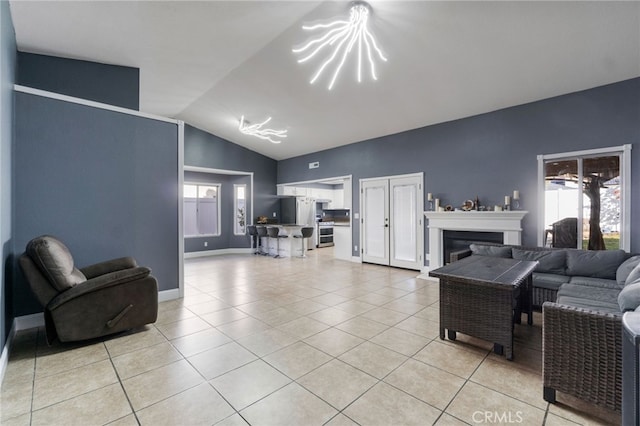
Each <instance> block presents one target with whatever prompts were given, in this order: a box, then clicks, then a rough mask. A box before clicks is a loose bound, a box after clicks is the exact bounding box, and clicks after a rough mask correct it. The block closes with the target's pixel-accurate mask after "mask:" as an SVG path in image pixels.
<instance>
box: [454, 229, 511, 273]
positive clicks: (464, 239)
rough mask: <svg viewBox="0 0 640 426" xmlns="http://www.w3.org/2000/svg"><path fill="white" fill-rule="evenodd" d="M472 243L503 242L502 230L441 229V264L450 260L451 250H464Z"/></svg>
mask: <svg viewBox="0 0 640 426" xmlns="http://www.w3.org/2000/svg"><path fill="white" fill-rule="evenodd" d="M473 243H497V244H503V243H504V234H503V233H502V232H480V231H450V230H447V229H445V230H443V231H442V244H443V247H444V250H443V251H442V253H443V259H442V264H443V265H446V264H448V263H449V262H450V260H449V259H450V258H451V252H455V251H460V250H466V249H468V248H469V246H470V245H471V244H473Z"/></svg>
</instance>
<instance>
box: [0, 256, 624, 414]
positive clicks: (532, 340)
mask: <svg viewBox="0 0 640 426" xmlns="http://www.w3.org/2000/svg"><path fill="white" fill-rule="evenodd" d="M185 263H186V264H185V281H186V283H187V285H186V296H185V298H184V299H183V300H174V301H170V302H165V303H162V304H161V305H160V313H159V318H158V322H157V323H156V324H154V325H150V326H147V327H145V328H144V329H142V330H136V331H135V332H131V333H129V334H127V335H120V336H118V337H115V338H109V339H104V340H100V341H95V342H89V343H85V344H83V345H60V344H57V345H55V346H53V347H47V346H46V344H44V339H43V333H42V330H29V331H26V332H21V333H20V334H19V335H18V336H16V339H15V340H14V345H13V350H12V353H11V357H10V361H9V365H8V368H7V372H6V375H5V378H4V382H3V384H2V397H1V405H0V408H1V414H0V423H2V424H3V425H22V424H24V425H29V424H33V425H40V424H55V425H94V424H95V425H98V424H112V425H135V424H143V425H163V424H167V425H199V424H203V425H213V424H217V425H244V424H246V423H249V424H251V425H313V424H318V425H322V424H328V425H349V424H362V425H411V424H415V425H428V424H438V425H460V424H496V423H509V422H511V423H514V424H522V425H543V424H545V425H574V424H609V423H612V424H615V423H619V417H617V416H615V415H612V413H606V412H601V411H598V412H594V411H593V409H592V408H590V407H588V406H585V405H584V404H580V403H579V402H578V401H575V400H568V399H564V400H563V401H564V402H565V403H567V405H564V404H562V403H559V404H552V405H549V404H547V403H546V402H545V401H544V400H543V399H542V384H541V352H540V351H541V327H540V322H541V318H540V315H539V314H536V316H535V325H534V326H533V327H529V326H526V325H518V326H516V330H515V333H516V334H515V340H516V345H515V360H514V361H513V362H509V361H506V360H505V359H504V358H503V357H499V356H496V355H495V354H493V353H492V352H491V351H490V349H491V346H490V345H489V344H487V343H486V342H482V341H478V340H474V339H472V338H469V337H465V336H462V335H459V339H458V340H457V341H456V342H451V341H448V340H446V341H442V340H440V339H439V337H438V284H437V282H434V281H430V280H423V279H416V275H417V273H416V272H414V271H407V270H401V269H394V268H386V267H381V266H375V265H366V264H357V263H350V262H345V261H339V260H334V259H333V258H332V257H331V250H330V249H321V250H313V251H311V252H310V254H309V257H308V258H306V259H299V258H295V259H271V258H266V257H260V256H252V255H228V256H217V257H213V258H201V259H195V260H188V261H186V262H185ZM561 398H562V395H559V399H561ZM588 413H590V414H588ZM596 416H598V417H596ZM607 421H608V422H607Z"/></svg>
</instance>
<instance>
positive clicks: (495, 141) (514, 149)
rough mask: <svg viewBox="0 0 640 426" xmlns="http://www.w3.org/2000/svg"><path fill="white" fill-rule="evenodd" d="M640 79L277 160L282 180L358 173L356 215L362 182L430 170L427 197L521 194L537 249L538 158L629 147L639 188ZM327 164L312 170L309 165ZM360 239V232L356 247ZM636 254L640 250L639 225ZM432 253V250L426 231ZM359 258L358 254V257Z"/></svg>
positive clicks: (498, 199) (493, 200) (635, 216)
mask: <svg viewBox="0 0 640 426" xmlns="http://www.w3.org/2000/svg"><path fill="white" fill-rule="evenodd" d="M639 141H640V78H635V79H632V80H627V81H623V82H620V83H617V84H611V85H607V86H602V87H598V88H595V89H591V90H586V91H583V92H578V93H573V94H569V95H565V96H559V97H555V98H551V99H546V100H543V101H539V102H534V103H530V104H525V105H521V106H517V107H513V108H507V109H503V110H499V111H495V112H491V113H487V114H482V115H478V116H474V117H469V118H465V119H461V120H456V121H452V122H448V123H443V124H438V125H434V126H428V127H424V128H421V129H416V130H412V131H407V132H404V133H399V134H395V135H390V136H385V137H381V138H377V139H372V140H368V141H364V142H359V143H355V144H351V145H348V146H343V147H339V148H335V149H331V150H327V151H322V152H318V153H315V154H310V155H304V156H300V157H296V158H291V159H288V160H284V161H280V162H278V183H286V182H296V181H304V180H312V179H321V178H327V177H332V176H342V175H347V174H352V175H353V182H352V184H353V187H352V189H353V211H354V212H358V211H359V201H360V199H359V193H358V188H359V182H358V180H359V179H362V178H370V177H376V176H387V175H396V174H404V173H414V172H424V181H425V187H424V192H425V200H426V193H427V192H432V193H434V197H438V198H440V199H441V202H442V204H452V205H454V206H459V205H461V204H462V203H463V202H464V200H467V199H474V198H475V197H476V196H478V197H479V198H480V201H481V204H484V205H494V204H502V203H503V202H504V196H505V195H510V194H511V193H512V191H513V190H514V189H518V190H520V194H521V195H520V197H521V207H522V209H523V210H528V211H530V212H531V213H530V214H529V215H527V216H526V217H525V219H524V222H523V228H524V232H523V243H524V244H527V245H536V242H537V241H536V238H537V237H536V232H537V231H536V230H537V223H536V217H535V215H536V213H535V212H536V211H537V210H536V209H537V203H538V201H537V199H536V198H537V192H536V191H537V190H536V184H537V155H538V154H551V153H557V152H568V151H576V150H585V149H593V148H602V147H609V146H618V145H623V144H629V143H630V144H634V145H635V146H634V149H632V168H633V172H632V187H633V188H634V189H635V192H636V193H637V191H638V188H640V172H639V170H640V146H638V142H639ZM312 161H319V162H320V164H323V165H324V166H322V167H320V168H318V169H313V170H309V169H308V163H309V162H312ZM631 203H632V205H631V209H632V215H631V223H633V224H637V223H640V197H632V200H631ZM359 238H360V228H359V226H358V224H356V225H355V226H354V229H353V241H354V244H356V243H355V242H357V241H358V240H359ZM631 250H632V251H633V252H639V251H640V227H638V226H634V227H632V234H631ZM425 251H426V252H427V253H428V252H429V248H428V239H427V231H426V230H425ZM353 255H354V256H357V255H358V253H357V252H353Z"/></svg>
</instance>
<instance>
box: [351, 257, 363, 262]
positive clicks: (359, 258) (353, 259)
mask: <svg viewBox="0 0 640 426" xmlns="http://www.w3.org/2000/svg"><path fill="white" fill-rule="evenodd" d="M351 261H352V262H354V263H362V258H361V257H360V256H351Z"/></svg>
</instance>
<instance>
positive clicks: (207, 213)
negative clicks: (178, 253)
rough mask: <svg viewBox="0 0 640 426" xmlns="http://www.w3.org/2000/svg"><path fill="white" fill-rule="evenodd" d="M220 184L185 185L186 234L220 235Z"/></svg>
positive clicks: (193, 235)
mask: <svg viewBox="0 0 640 426" xmlns="http://www.w3.org/2000/svg"><path fill="white" fill-rule="evenodd" d="M219 194H220V185H219V184H206V185H199V184H185V185H184V195H183V198H184V213H183V214H184V235H185V237H197V236H204V235H220V203H219V202H218V195H219Z"/></svg>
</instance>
